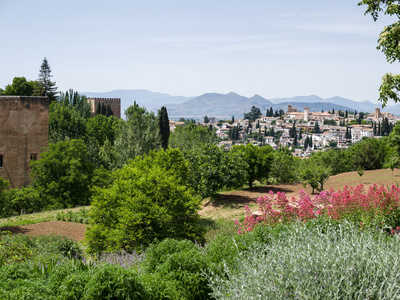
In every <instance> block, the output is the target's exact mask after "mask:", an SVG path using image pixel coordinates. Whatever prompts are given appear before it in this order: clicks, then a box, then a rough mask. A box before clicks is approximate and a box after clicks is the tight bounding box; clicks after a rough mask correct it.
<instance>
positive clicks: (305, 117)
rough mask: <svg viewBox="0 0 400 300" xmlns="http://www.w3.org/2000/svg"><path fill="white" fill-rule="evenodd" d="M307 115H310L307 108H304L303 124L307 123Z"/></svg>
mask: <svg viewBox="0 0 400 300" xmlns="http://www.w3.org/2000/svg"><path fill="white" fill-rule="evenodd" d="M309 115H310V109H309V108H308V107H304V118H303V120H304V121H305V122H307V121H308V119H309Z"/></svg>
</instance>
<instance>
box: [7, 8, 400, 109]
mask: <svg viewBox="0 0 400 300" xmlns="http://www.w3.org/2000/svg"><path fill="white" fill-rule="evenodd" d="M357 3H358V1H357V0H356V1H354V0H334V1H332V0H286V1H276V0H275V1H270V0H229V1H226V0H197V1H192V0H129V1H128V0H127V1H119V0H114V1H101V0H96V1H91V0H85V1H76V0H69V1H64V0H58V1H55V0H42V1H41V0H36V1H31V0H12V1H10V0H0V41H1V47H0V87H4V86H5V85H6V84H9V83H11V82H12V79H13V78H14V77H15V76H25V77H27V79H30V80H34V79H37V77H38V73H39V68H40V64H41V62H42V60H43V58H44V57H47V59H48V61H49V63H50V66H51V68H52V74H53V76H54V77H53V80H54V81H56V83H57V85H58V87H59V90H62V91H65V90H67V89H69V88H73V89H75V90H77V91H80V92H106V91H110V90H114V89H148V90H151V91H155V92H164V93H169V94H171V95H183V96H197V95H201V94H203V93H207V92H218V93H228V92H231V91H234V92H236V93H239V94H241V95H244V96H248V97H250V96H252V95H254V94H259V95H261V96H263V97H265V98H267V99H268V98H279V97H292V96H298V95H310V94H316V95H318V96H320V97H323V98H328V97H333V96H341V97H346V98H349V99H352V100H356V101H364V100H370V101H376V99H377V98H378V97H379V93H378V88H379V85H380V82H381V78H382V75H383V74H384V73H385V72H392V73H396V72H397V71H398V64H397V63H394V64H389V63H387V62H386V60H385V57H384V55H383V53H381V52H380V51H379V50H377V49H376V46H377V39H378V36H379V32H380V31H381V30H382V29H383V26H384V25H386V24H389V23H390V22H391V21H393V20H391V19H389V18H388V17H384V18H381V19H379V20H378V22H373V20H372V18H371V17H370V16H364V10H365V8H364V7H358V6H357Z"/></svg>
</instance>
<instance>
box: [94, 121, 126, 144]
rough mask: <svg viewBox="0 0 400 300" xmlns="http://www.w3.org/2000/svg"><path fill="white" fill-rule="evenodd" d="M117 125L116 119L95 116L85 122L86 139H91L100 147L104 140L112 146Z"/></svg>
mask: <svg viewBox="0 0 400 300" xmlns="http://www.w3.org/2000/svg"><path fill="white" fill-rule="evenodd" d="M121 122H122V120H121ZM118 123H119V121H118V119H117V118H116V117H114V116H110V117H106V116H104V115H95V116H94V117H93V118H90V119H88V120H87V122H86V134H87V136H88V137H93V138H94V139H95V140H96V141H97V143H98V145H99V146H100V147H101V146H103V145H104V143H105V142H106V140H108V141H110V143H111V144H112V145H114V141H115V138H116V130H117V127H118Z"/></svg>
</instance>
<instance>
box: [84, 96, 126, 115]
mask: <svg viewBox="0 0 400 300" xmlns="http://www.w3.org/2000/svg"><path fill="white" fill-rule="evenodd" d="M87 101H88V102H89V103H90V104H91V105H92V115H94V114H95V113H96V108H97V105H98V104H99V103H100V104H102V103H104V104H105V105H108V104H110V106H111V110H112V111H113V116H114V117H116V118H118V119H120V118H121V99H120V98H87Z"/></svg>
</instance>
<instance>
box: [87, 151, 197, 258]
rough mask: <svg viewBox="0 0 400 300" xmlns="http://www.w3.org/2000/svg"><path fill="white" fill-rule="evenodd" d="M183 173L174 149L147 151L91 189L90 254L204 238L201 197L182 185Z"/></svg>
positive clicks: (181, 162) (183, 166)
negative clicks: (108, 182)
mask: <svg viewBox="0 0 400 300" xmlns="http://www.w3.org/2000/svg"><path fill="white" fill-rule="evenodd" d="M186 175H187V164H186V163H185V161H184V159H183V157H182V155H181V154H180V152H179V151H178V150H167V151H163V150H159V151H158V152H151V153H150V154H149V155H148V156H144V157H137V158H136V159H135V160H134V161H132V162H131V163H130V164H129V165H126V166H125V167H123V168H122V169H120V170H118V171H116V172H115V174H114V176H115V178H116V180H115V181H114V183H113V184H112V185H111V187H109V188H104V189H102V188H98V189H96V191H95V195H94V197H93V202H92V207H91V210H90V219H91V222H92V226H91V228H89V229H88V231H87V239H88V244H89V249H88V250H89V252H90V253H101V252H104V251H107V252H113V251H120V250H125V251H127V252H131V251H132V250H133V249H135V250H137V251H140V250H141V249H142V247H146V246H148V245H149V244H150V243H151V242H153V241H154V240H155V239H158V240H162V239H164V238H168V237H170V238H177V239H191V240H195V239H197V240H198V241H200V242H202V241H203V230H202V228H201V227H200V226H199V224H198V220H199V216H198V214H197V210H198V208H199V203H200V199H198V198H196V197H194V196H193V194H192V193H191V190H190V189H188V188H187V187H186V186H185V185H184V176H186Z"/></svg>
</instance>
